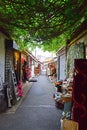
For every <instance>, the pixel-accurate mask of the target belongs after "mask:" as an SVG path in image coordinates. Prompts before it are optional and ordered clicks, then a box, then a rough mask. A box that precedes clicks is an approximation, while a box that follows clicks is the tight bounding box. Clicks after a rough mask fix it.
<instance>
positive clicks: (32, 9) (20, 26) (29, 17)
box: [0, 0, 87, 50]
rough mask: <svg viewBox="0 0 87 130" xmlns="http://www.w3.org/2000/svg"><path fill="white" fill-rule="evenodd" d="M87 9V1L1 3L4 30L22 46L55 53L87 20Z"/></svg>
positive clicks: (1, 0)
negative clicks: (40, 47) (36, 47)
mask: <svg viewBox="0 0 87 130" xmlns="http://www.w3.org/2000/svg"><path fill="white" fill-rule="evenodd" d="M86 5H87V0H0V28H3V29H5V30H6V31H7V32H8V33H9V34H10V35H11V37H12V38H14V39H15V40H17V42H19V44H21V46H22V45H25V46H27V45H31V44H32V45H33V46H36V45H38V46H43V48H44V49H47V50H52V49H53V50H55V49H58V46H59V47H60V46H61V45H62V44H64V43H65V41H66V39H67V38H70V36H71V33H72V32H74V31H75V29H76V28H77V27H78V26H80V24H82V22H84V21H85V20H86V19H87V7H86ZM60 42H61V43H60ZM32 45H31V46H32ZM48 46H51V48H49V47H48Z"/></svg>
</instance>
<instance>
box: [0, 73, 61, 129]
mask: <svg viewBox="0 0 87 130" xmlns="http://www.w3.org/2000/svg"><path fill="white" fill-rule="evenodd" d="M31 86H32V87H31V89H30V91H28V92H27V94H26V96H25V97H26V98H24V99H23V100H22V102H21V103H20V105H19V106H18V108H17V109H16V111H15V112H10V113H9V112H8V113H7V114H6V113H5V114H1V115H0V130H60V119H61V113H62V111H61V110H59V109H57V108H56V107H55V102H54V100H53V93H54V92H55V89H54V86H53V84H52V83H51V82H50V80H49V78H48V77H46V76H45V75H40V76H39V77H38V80H37V82H33V84H32V85H31Z"/></svg>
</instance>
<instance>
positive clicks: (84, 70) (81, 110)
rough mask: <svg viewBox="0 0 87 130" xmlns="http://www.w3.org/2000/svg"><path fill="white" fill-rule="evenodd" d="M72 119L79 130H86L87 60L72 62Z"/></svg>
mask: <svg viewBox="0 0 87 130" xmlns="http://www.w3.org/2000/svg"><path fill="white" fill-rule="evenodd" d="M74 70H75V71H74V79H73V92H72V97H73V109H72V118H73V120H74V121H76V122H78V123H79V130H87V60H86V59H75V60H74Z"/></svg>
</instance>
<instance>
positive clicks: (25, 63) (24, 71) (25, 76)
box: [22, 61, 27, 82]
mask: <svg viewBox="0 0 87 130" xmlns="http://www.w3.org/2000/svg"><path fill="white" fill-rule="evenodd" d="M22 70H23V82H26V80H27V62H26V61H24V65H23V66H22Z"/></svg>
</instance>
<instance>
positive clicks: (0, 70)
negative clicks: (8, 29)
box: [0, 33, 5, 82]
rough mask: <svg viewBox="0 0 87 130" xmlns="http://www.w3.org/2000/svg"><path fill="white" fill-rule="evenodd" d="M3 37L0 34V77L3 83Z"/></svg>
mask: <svg viewBox="0 0 87 130" xmlns="http://www.w3.org/2000/svg"><path fill="white" fill-rule="evenodd" d="M4 72H5V36H4V34H2V33H0V76H1V77H2V79H3V82H4V79H5V78H4V76H5V73H4Z"/></svg>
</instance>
